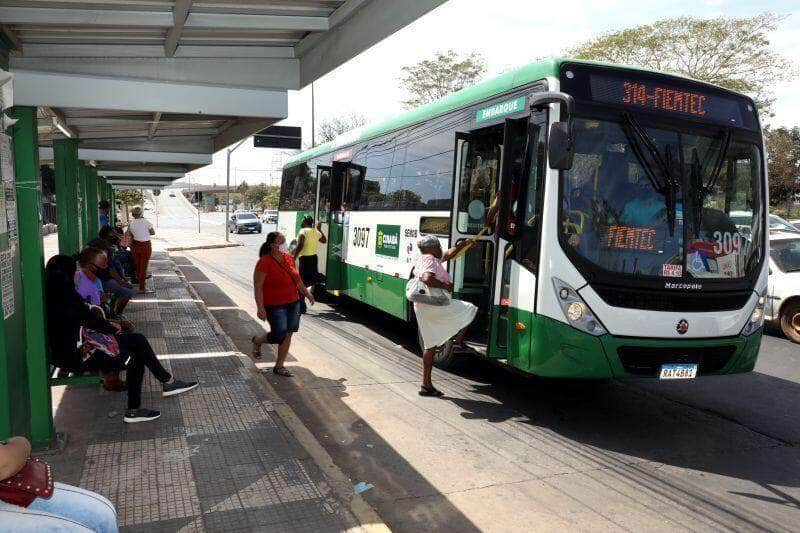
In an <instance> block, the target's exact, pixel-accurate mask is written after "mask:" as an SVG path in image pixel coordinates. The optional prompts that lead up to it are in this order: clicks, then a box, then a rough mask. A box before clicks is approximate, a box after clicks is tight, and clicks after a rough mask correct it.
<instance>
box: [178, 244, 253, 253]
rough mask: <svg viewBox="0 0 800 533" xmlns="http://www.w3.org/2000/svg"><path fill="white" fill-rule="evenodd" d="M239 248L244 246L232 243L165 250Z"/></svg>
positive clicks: (185, 250)
mask: <svg viewBox="0 0 800 533" xmlns="http://www.w3.org/2000/svg"><path fill="white" fill-rule="evenodd" d="M237 246H242V243H240V242H231V243H226V244H206V245H199V246H175V247H170V248H164V251H166V252H187V251H189V250H216V249H217V248H236V247H237Z"/></svg>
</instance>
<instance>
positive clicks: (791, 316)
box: [781, 300, 800, 343]
mask: <svg viewBox="0 0 800 533" xmlns="http://www.w3.org/2000/svg"><path fill="white" fill-rule="evenodd" d="M781 330H783V334H784V335H786V337H787V338H788V339H789V340H790V341H792V342H796V343H800V300H791V301H789V302H788V303H786V305H784V306H783V309H781Z"/></svg>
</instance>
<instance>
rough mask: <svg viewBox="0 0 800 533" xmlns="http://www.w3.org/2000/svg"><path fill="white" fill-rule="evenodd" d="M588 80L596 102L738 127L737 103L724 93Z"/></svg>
mask: <svg viewBox="0 0 800 533" xmlns="http://www.w3.org/2000/svg"><path fill="white" fill-rule="evenodd" d="M589 80H590V86H591V96H592V100H595V101H598V102H604V103H608V104H619V105H624V106H629V107H631V108H635V109H640V110H648V111H657V112H660V113H667V114H671V115H676V116H681V117H696V118H699V119H702V120H707V121H711V122H717V123H721V124H727V125H730V126H742V108H741V101H739V100H737V99H735V98H732V97H729V96H726V95H724V94H716V93H712V92H705V91H699V90H697V89H695V88H693V87H681V86H677V85H672V84H668V83H660V82H655V81H651V80H640V79H636V78H632V77H621V76H619V77H618V76H611V75H602V74H592V75H591V76H589Z"/></svg>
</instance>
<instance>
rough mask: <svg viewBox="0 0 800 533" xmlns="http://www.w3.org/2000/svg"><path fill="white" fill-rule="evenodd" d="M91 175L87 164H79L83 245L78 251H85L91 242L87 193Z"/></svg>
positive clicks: (79, 196)
mask: <svg viewBox="0 0 800 533" xmlns="http://www.w3.org/2000/svg"><path fill="white" fill-rule="evenodd" d="M88 175H89V168H88V167H87V165H86V163H85V162H83V161H81V162H80V163H78V206H79V208H80V210H79V212H80V220H81V225H80V228H81V230H80V232H79V235H80V238H81V244H80V248H78V250H79V251H80V250H83V247H84V246H86V243H87V242H89V206H88V204H89V202H88V201H87V200H88V197H89V195H88V194H87V191H86V182H87V181H88Z"/></svg>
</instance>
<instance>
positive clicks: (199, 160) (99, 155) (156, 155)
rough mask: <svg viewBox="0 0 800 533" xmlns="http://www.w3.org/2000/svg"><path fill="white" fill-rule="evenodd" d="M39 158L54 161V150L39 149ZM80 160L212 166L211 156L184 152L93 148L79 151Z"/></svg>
mask: <svg viewBox="0 0 800 533" xmlns="http://www.w3.org/2000/svg"><path fill="white" fill-rule="evenodd" d="M39 157H40V158H42V159H52V158H53V149H52V148H50V147H47V146H40V147H39ZM78 158H79V159H81V160H84V161H90V160H93V161H130V162H134V161H135V162H141V163H179V164H184V165H191V164H195V165H210V164H211V163H212V162H213V158H212V156H211V154H191V153H184V152H145V151H138V150H96V149H92V148H80V149H78Z"/></svg>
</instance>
